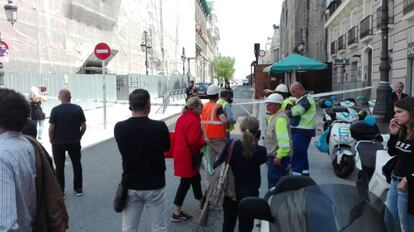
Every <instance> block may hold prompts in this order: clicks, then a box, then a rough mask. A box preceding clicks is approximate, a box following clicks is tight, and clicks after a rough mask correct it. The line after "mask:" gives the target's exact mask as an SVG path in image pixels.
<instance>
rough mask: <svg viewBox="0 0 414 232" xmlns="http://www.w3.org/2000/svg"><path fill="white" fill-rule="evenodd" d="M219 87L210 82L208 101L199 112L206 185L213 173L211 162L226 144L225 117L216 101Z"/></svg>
mask: <svg viewBox="0 0 414 232" xmlns="http://www.w3.org/2000/svg"><path fill="white" fill-rule="evenodd" d="M219 93H220V88H219V87H218V86H217V85H214V84H211V85H210V86H209V87H208V88H207V96H208V98H209V99H210V101H209V102H207V103H205V104H204V105H203V113H202V114H201V125H202V129H203V133H204V138H205V141H206V143H207V144H206V147H207V149H206V150H207V154H204V155H206V159H207V166H206V165H205V167H204V168H205V169H206V173H207V175H206V186H208V184H209V182H210V176H211V175H212V174H213V171H212V170H213V163H214V161H215V160H216V157H217V155H220V154H221V152H222V151H223V149H224V146H225V145H226V142H227V139H226V128H227V122H228V120H227V117H226V114H225V113H224V110H223V108H222V107H221V106H220V105H218V104H217V103H216V102H217V100H218V99H219Z"/></svg>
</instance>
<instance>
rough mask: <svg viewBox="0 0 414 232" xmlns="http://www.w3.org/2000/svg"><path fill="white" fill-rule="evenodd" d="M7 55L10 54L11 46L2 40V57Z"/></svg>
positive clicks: (0, 52)
mask: <svg viewBox="0 0 414 232" xmlns="http://www.w3.org/2000/svg"><path fill="white" fill-rule="evenodd" d="M7 53H9V45H7V44H6V42H4V41H2V40H0V57H2V56H5V55H7Z"/></svg>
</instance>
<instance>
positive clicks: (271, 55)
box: [259, 24, 280, 64]
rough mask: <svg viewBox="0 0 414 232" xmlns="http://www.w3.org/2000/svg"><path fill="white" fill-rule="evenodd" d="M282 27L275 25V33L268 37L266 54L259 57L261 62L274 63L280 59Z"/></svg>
mask: <svg viewBox="0 0 414 232" xmlns="http://www.w3.org/2000/svg"><path fill="white" fill-rule="evenodd" d="M279 41H280V28H279V26H277V25H275V24H274V25H273V35H272V37H268V38H267V43H266V46H265V51H266V54H265V56H264V57H259V64H274V63H276V62H278V61H279V60H280V42H279Z"/></svg>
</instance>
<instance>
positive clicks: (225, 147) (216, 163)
mask: <svg viewBox="0 0 414 232" xmlns="http://www.w3.org/2000/svg"><path fill="white" fill-rule="evenodd" d="M230 144H231V141H230V142H228V143H226V146H224V149H223V151H222V152H221V154H220V156H219V157H218V158H217V160H216V162H214V164H213V168H217V167H218V166H219V165H220V164H221V163H223V162H224V160H225V159H226V156H227V152H228V150H229V146H230Z"/></svg>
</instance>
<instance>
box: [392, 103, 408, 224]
mask: <svg viewBox="0 0 414 232" xmlns="http://www.w3.org/2000/svg"><path fill="white" fill-rule="evenodd" d="M394 111H395V116H394V118H393V119H391V121H390V125H389V128H390V140H389V141H388V153H389V154H390V155H391V156H397V158H396V159H397V161H396V162H395V166H394V168H393V169H392V172H391V173H392V174H391V185H390V189H389V191H388V196H387V203H386V205H387V208H388V211H387V212H386V222H387V225H388V226H389V229H390V230H391V231H402V232H408V231H414V176H413V174H414V98H413V97H407V98H403V99H401V100H399V101H397V102H396V103H395V107H394ZM390 214H391V215H390ZM390 218H391V219H392V220H389V219H390Z"/></svg>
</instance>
